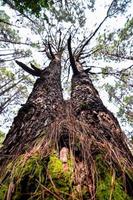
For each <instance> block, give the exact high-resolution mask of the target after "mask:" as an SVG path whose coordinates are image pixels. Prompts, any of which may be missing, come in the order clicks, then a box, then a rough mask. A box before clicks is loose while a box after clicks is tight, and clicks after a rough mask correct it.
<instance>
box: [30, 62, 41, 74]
mask: <svg viewBox="0 0 133 200" xmlns="http://www.w3.org/2000/svg"><path fill="white" fill-rule="evenodd" d="M30 65H31V67H32V68H33V69H34V70H35V71H36V72H37V73H41V69H39V68H37V67H36V66H35V65H33V64H32V63H31V64H30Z"/></svg>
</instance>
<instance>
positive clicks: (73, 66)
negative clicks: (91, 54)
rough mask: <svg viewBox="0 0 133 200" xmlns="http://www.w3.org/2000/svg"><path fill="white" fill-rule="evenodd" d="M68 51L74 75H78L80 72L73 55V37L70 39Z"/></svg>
mask: <svg viewBox="0 0 133 200" xmlns="http://www.w3.org/2000/svg"><path fill="white" fill-rule="evenodd" d="M68 51H69V56H70V63H71V66H72V70H73V73H74V74H78V73H79V72H78V69H77V67H76V63H75V59H74V57H73V54H72V48H71V35H70V37H69V38H68Z"/></svg>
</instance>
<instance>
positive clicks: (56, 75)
mask: <svg viewBox="0 0 133 200" xmlns="http://www.w3.org/2000/svg"><path fill="white" fill-rule="evenodd" d="M66 2H67V1H65V4H66ZM126 3H127V1H122V5H121V2H120V1H115V0H113V1H112V3H111V5H110V6H109V8H108V10H107V13H106V16H105V18H104V19H103V20H102V21H101V23H100V24H99V25H98V27H97V28H96V29H95V30H94V32H93V33H92V34H91V35H90V37H85V38H83V40H82V41H81V42H80V44H79V45H77V47H76V46H75V45H74V42H75V41H73V40H74V36H75V32H76V31H77V30H74V31H71V29H70V30H68V31H67V33H66V34H65V36H63V33H62V32H61V30H60V29H59V30H58V32H55V33H56V38H55V36H54V35H53V34H54V33H53V32H52V29H51V31H49V33H48V32H47V34H48V37H46V38H44V36H46V35H44V36H43V37H42V41H43V45H44V46H45V49H43V53H45V54H46V56H47V57H48V59H49V60H50V63H49V64H47V66H44V67H43V69H39V68H37V67H36V66H35V65H33V64H31V67H29V66H28V65H26V64H24V63H23V62H20V61H16V63H17V65H19V66H20V67H21V68H22V69H23V70H24V71H26V73H29V74H30V75H32V76H34V77H38V78H37V80H36V82H35V84H34V87H33V90H32V92H31V94H30V95H29V97H28V99H27V101H26V103H25V104H23V105H22V107H21V108H20V109H19V111H18V114H17V116H16V117H15V118H14V121H13V124H12V126H11V128H10V130H9V132H8V134H7V136H6V138H5V140H4V142H3V144H2V147H1V149H0V169H1V171H0V178H1V181H0V198H1V199H7V200H10V199H15V200H17V199H25V200H30V199H40V200H42V199H47V200H48V199H70V200H71V199H81V200H82V199H86V200H88V199H92V200H95V199H97V200H98V199H99V200H102V199H110V200H111V199H125V200H126V199H132V198H133V192H132V191H133V155H132V153H131V151H130V149H129V147H128V144H127V138H126V136H125V134H124V133H123V131H122V130H121V128H120V125H119V123H118V121H117V119H116V118H115V117H114V115H113V113H112V112H111V111H109V110H108V109H107V108H106V107H105V106H104V104H103V102H102V100H101V99H100V96H99V93H98V91H97V90H96V89H95V87H94V85H93V83H92V80H91V75H93V74H94V72H93V71H92V67H89V66H88V64H86V66H85V67H84V61H85V60H84V59H85V58H86V54H87V53H88V44H90V42H91V40H92V39H93V38H94V36H95V35H96V33H97V32H98V30H99V28H100V27H101V26H102V25H103V23H104V22H105V21H106V19H107V18H110V17H111V16H113V15H114V14H115V13H116V12H119V11H120V10H122V9H123V10H125V6H124V5H125V4H126ZM116 7H117V9H115V8H116ZM120 8H121V9H120ZM41 23H42V22H41ZM41 28H42V27H41ZM36 31H37V32H39V29H36ZM42 33H43V32H41V34H42ZM53 36H54V37H53ZM67 37H68V39H67V40H66V38H67ZM71 43H72V44H71ZM72 46H73V47H72ZM89 52H90V54H93V53H96V49H94V50H93V49H92V51H89ZM66 57H67V58H66ZM64 58H66V60H67V62H66V63H69V64H68V65H70V67H71V69H72V72H73V75H72V79H71V97H70V99H69V100H64V98H63V91H62V86H61V71H62V69H63V68H65V66H64V65H65V63H64ZM104 73H105V74H106V73H107V71H104ZM104 73H103V74H104ZM7 88H8V89H9V90H10V87H7ZM3 91H4V90H3Z"/></svg>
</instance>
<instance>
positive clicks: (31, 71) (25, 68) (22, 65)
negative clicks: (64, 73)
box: [16, 60, 41, 76]
mask: <svg viewBox="0 0 133 200" xmlns="http://www.w3.org/2000/svg"><path fill="white" fill-rule="evenodd" d="M16 63H17V64H18V65H19V66H20V67H22V69H24V70H25V71H26V72H28V73H29V74H31V75H33V76H40V75H41V73H40V72H37V71H35V70H33V69H31V68H29V67H28V66H27V65H25V64H24V63H22V62H19V61H17V60H16Z"/></svg>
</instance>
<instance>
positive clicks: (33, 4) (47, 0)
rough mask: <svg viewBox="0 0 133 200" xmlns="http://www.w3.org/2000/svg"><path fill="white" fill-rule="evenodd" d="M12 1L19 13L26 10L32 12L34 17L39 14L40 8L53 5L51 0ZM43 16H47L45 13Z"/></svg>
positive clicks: (47, 7)
mask: <svg viewBox="0 0 133 200" xmlns="http://www.w3.org/2000/svg"><path fill="white" fill-rule="evenodd" d="M12 2H13V4H14V6H15V8H16V9H17V10H18V11H19V12H20V13H25V12H28V13H30V14H34V15H35V16H36V17H39V16H40V13H41V10H42V9H43V8H45V9H49V8H50V7H51V6H52V5H53V1H52V0H39V1H34V0H24V1H19V0H13V1H12ZM5 3H6V2H5ZM45 17H46V18H47V16H46V15H45Z"/></svg>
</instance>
